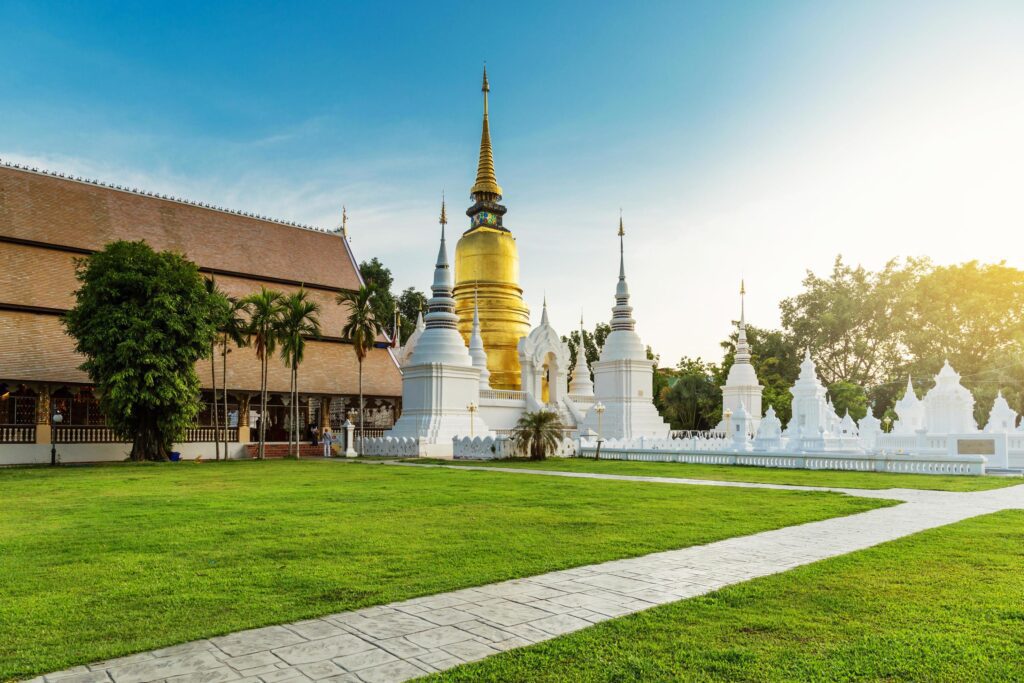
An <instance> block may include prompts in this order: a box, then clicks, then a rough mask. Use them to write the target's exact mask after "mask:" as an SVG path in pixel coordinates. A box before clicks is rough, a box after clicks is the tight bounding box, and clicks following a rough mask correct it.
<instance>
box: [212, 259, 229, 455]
mask: <svg viewBox="0 0 1024 683" xmlns="http://www.w3.org/2000/svg"><path fill="white" fill-rule="evenodd" d="M206 295H207V296H208V297H209V305H210V316H211V318H212V319H213V324H214V326H215V327H216V328H218V329H219V328H220V326H221V325H222V324H223V323H224V319H225V318H226V317H227V314H228V309H229V308H230V304H229V303H228V297H227V295H226V294H224V292H222V291H221V290H220V288H219V287H218V286H217V280H215V279H214V278H207V279H206ZM210 379H211V388H212V389H213V403H212V404H211V405H212V407H213V442H214V453H215V455H214V457H215V459H216V460H220V416H219V415H218V414H217V337H216V336H214V337H213V339H211V340H210ZM224 394H225V396H226V395H227V387H225V388H224ZM225 419H227V417H226V416H225ZM224 457H225V459H226V458H227V457H228V447H227V444H226V443H225V444H224Z"/></svg>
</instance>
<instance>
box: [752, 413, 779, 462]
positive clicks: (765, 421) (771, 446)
mask: <svg viewBox="0 0 1024 683" xmlns="http://www.w3.org/2000/svg"><path fill="white" fill-rule="evenodd" d="M781 448H782V421H781V420H779V418H778V416H777V415H776V414H775V408H773V407H772V406H768V412H766V413H765V414H764V417H762V418H761V423H760V424H759V425H757V434H756V435H755V436H754V450H755V451H777V450H779V449H781Z"/></svg>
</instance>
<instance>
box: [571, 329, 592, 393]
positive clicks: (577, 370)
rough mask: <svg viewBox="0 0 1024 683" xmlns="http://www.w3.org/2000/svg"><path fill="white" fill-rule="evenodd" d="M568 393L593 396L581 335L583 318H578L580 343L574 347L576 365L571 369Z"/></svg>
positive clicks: (583, 341)
mask: <svg viewBox="0 0 1024 683" xmlns="http://www.w3.org/2000/svg"><path fill="white" fill-rule="evenodd" d="M569 393H570V394H571V395H573V396H588V397H589V396H593V395H594V383H593V382H592V381H591V380H590V366H588V365H587V345H586V343H585V340H584V333H583V317H582V316H580V343H579V346H577V347H576V364H575V365H574V366H573V368H572V379H571V380H570V381H569Z"/></svg>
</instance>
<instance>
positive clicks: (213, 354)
mask: <svg viewBox="0 0 1024 683" xmlns="http://www.w3.org/2000/svg"><path fill="white" fill-rule="evenodd" d="M210 377H211V379H212V382H211V386H212V388H213V404H212V405H213V441H214V459H215V460H220V418H219V416H218V415H217V342H213V343H212V344H210Z"/></svg>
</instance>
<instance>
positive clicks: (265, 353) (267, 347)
mask: <svg viewBox="0 0 1024 683" xmlns="http://www.w3.org/2000/svg"><path fill="white" fill-rule="evenodd" d="M283 298H284V295H283V294H282V293H281V292H278V291H275V290H271V289H267V288H266V287H262V286H261V287H260V291H258V292H255V293H253V294H250V295H249V296H247V297H246V298H245V302H246V305H248V307H249V338H250V339H251V340H252V345H253V348H254V349H255V350H256V357H257V358H259V360H260V428H259V434H258V436H257V438H258V440H259V448H258V456H257V457H258V458H259V459H260V460H263V459H264V458H265V457H266V448H265V447H266V443H267V438H266V434H267V368H268V363H269V360H270V357H271V356H272V355H274V351H275V350H276V349H277V341H278V331H279V328H280V324H281V301H282V299H283Z"/></svg>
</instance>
